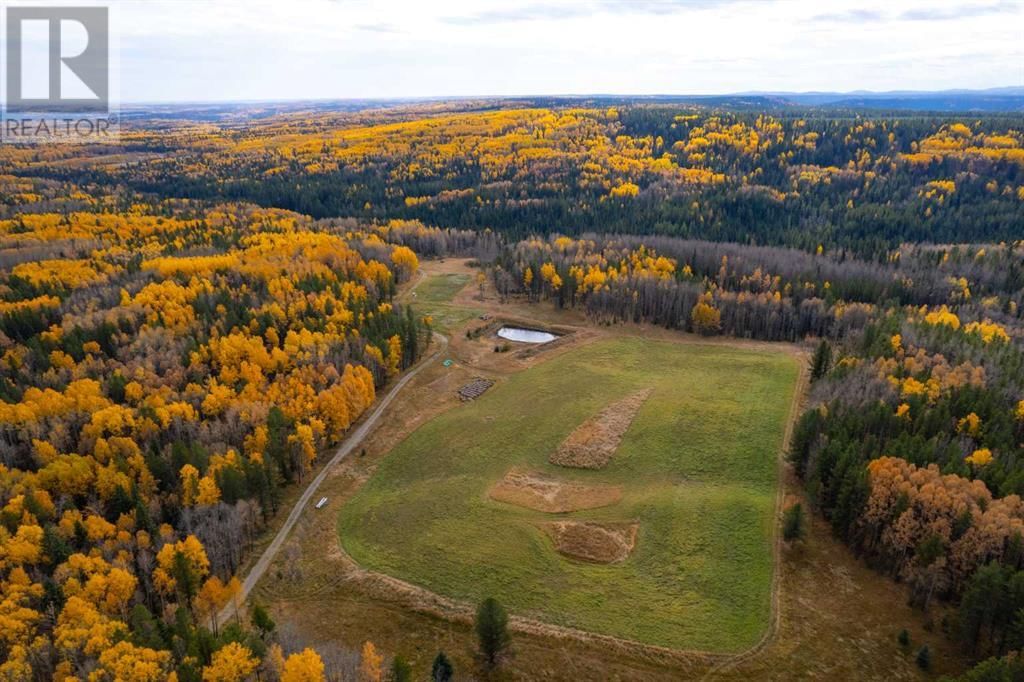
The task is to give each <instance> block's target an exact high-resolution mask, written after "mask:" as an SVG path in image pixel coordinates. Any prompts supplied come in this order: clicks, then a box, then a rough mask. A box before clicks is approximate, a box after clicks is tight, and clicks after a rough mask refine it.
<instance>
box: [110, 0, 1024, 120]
mask: <svg viewBox="0 0 1024 682" xmlns="http://www.w3.org/2000/svg"><path fill="white" fill-rule="evenodd" d="M115 2H118V9H119V11H118V13H117V14H116V16H117V17H118V24H119V33H120V35H121V45H122V53H121V65H122V78H121V82H122V93H121V97H122V100H123V101H154V100H223V99H297V98H360V97H418V96H445V95H523V94H538V95H542V94H585V93H622V94H658V93H687V94H693V93H708V94H712V93H727V92H737V91H750V90H796V91H802V90H854V89H872V90H889V89H943V88H959V87H965V88H967V87H969V88H983V87H994V86H1002V85H1024V48H1022V47H1021V46H1022V45H1024V1H1021V0H1016V1H1013V2H1011V1H1008V0H1002V1H1001V2H1000V1H994V0H977V1H968V0H953V1H950V2H939V1H936V0H928V1H918V0H914V1H912V2H894V1H892V0H889V1H888V2H886V1H881V0H830V2H829V3H828V5H827V12H826V11H823V10H822V4H821V3H820V2H816V1H815V0H693V1H689V2H688V1H686V0H635V1H630V0H557V1H554V2H539V1H538V2H530V1H527V2H511V1H508V0H489V1H485V0H477V1H469V0H435V1H432V2H422V1H411V0H400V1H395V2H383V1H381V2H373V1H371V0H279V1H276V2H270V1H269V0H208V1H206V2H199V1H195V0H185V1H183V0H146V1H144V2H143V1H133V0H115ZM954 19H955V20H954Z"/></svg>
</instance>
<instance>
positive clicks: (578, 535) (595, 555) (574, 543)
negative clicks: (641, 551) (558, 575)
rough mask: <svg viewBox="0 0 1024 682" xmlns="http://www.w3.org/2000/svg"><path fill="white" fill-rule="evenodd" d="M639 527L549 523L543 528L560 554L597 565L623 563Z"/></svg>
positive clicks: (561, 522)
mask: <svg viewBox="0 0 1024 682" xmlns="http://www.w3.org/2000/svg"><path fill="white" fill-rule="evenodd" d="M638 528H639V524H637V523H636V522H625V523H592V522H586V521H552V522H550V523H545V524H544V525H543V529H544V532H545V533H547V534H548V535H549V536H550V537H551V539H552V541H554V543H555V549H556V550H558V553H559V554H562V555H564V556H567V557H569V558H571V559H579V560H581V561H591V562H593V563H597V564H614V563H618V562H619V561H625V560H626V559H627V558H628V557H629V555H630V554H631V553H632V552H633V547H635V546H636V533H637V529H638Z"/></svg>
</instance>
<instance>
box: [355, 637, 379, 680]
mask: <svg viewBox="0 0 1024 682" xmlns="http://www.w3.org/2000/svg"><path fill="white" fill-rule="evenodd" d="M383 662H384V657H383V656H381V655H380V654H378V653H377V647H375V646H374V645H373V642H371V641H369V640H367V641H366V642H365V643H364V644H363V652H362V656H361V658H360V662H359V682H380V679H381V668H380V666H381V664H382V663H383Z"/></svg>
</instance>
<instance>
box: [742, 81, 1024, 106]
mask: <svg viewBox="0 0 1024 682" xmlns="http://www.w3.org/2000/svg"><path fill="white" fill-rule="evenodd" d="M751 94H756V95H757V96H762V97H764V96H770V97H778V98H780V99H784V100H787V101H789V102H792V103H794V104H801V105H805V106H825V107H837V108H851V109H908V110H912V111H1024V87H1008V88H991V89H988V90H943V91H936V92H924V91H921V92H918V91H892V92H863V91H858V92H847V93H841V92H806V93H751Z"/></svg>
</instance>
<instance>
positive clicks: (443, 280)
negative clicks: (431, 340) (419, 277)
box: [412, 274, 481, 333]
mask: <svg viewBox="0 0 1024 682" xmlns="http://www.w3.org/2000/svg"><path fill="white" fill-rule="evenodd" d="M469 280H470V277H469V275H463V274H439V275H429V276H428V277H427V278H426V279H424V280H423V282H421V283H420V284H419V286H417V287H416V289H415V291H416V297H415V298H413V299H412V304H413V305H414V306H415V308H416V309H417V310H418V311H419V312H420V313H421V314H423V315H430V316H431V317H432V318H433V320H434V329H437V330H438V331H439V332H442V333H448V332H450V331H452V330H453V329H456V328H458V327H460V326H462V325H463V324H465V323H466V322H468V321H469V320H471V319H473V318H474V317H476V316H477V315H479V314H480V313H481V311H480V310H478V309H475V308H465V307H463V306H457V305H452V299H453V298H455V295H456V294H457V293H459V291H461V290H462V288H463V287H465V286H466V285H467V284H469Z"/></svg>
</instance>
